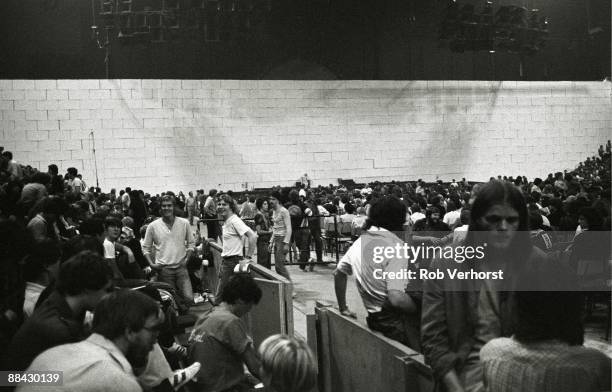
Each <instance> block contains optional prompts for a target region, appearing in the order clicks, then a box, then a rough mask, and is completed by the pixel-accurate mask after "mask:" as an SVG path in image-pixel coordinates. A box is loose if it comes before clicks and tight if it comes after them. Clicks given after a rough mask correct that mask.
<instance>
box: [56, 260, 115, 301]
mask: <svg viewBox="0 0 612 392" xmlns="http://www.w3.org/2000/svg"><path fill="white" fill-rule="evenodd" d="M112 276H113V273H112V271H111V269H110V267H109V266H108V264H106V262H105V261H104V259H103V258H102V256H101V255H99V254H97V253H94V252H91V251H83V252H80V253H78V254H76V255H75V256H72V257H71V258H70V259H68V260H66V261H65V262H64V263H62V265H61V266H60V271H59V277H58V280H57V290H58V291H59V292H60V293H62V294H66V295H77V294H81V293H83V292H85V290H100V289H102V288H103V287H104V286H106V285H107V284H108V282H109V281H110V280H111V278H112Z"/></svg>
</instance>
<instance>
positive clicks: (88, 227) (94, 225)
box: [79, 217, 104, 236]
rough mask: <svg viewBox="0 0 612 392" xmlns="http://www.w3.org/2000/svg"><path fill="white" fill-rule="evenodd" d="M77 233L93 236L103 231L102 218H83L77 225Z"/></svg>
mask: <svg viewBox="0 0 612 392" xmlns="http://www.w3.org/2000/svg"><path fill="white" fill-rule="evenodd" d="M79 233H81V234H86V235H93V236H96V235H101V234H102V233H104V220H102V219H100V218H96V217H94V218H88V219H85V220H84V221H83V222H81V224H80V225H79Z"/></svg>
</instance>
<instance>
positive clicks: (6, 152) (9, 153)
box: [2, 151, 13, 160]
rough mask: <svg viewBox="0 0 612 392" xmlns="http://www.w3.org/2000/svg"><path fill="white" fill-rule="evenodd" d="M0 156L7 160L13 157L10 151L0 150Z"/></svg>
mask: <svg viewBox="0 0 612 392" xmlns="http://www.w3.org/2000/svg"><path fill="white" fill-rule="evenodd" d="M2 156H3V157H5V158H6V159H8V160H11V159H13V153H12V152H10V151H3V152H2Z"/></svg>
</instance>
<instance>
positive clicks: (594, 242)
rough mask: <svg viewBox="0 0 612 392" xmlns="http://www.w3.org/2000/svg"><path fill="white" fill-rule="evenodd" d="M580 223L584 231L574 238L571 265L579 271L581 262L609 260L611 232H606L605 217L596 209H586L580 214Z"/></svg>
mask: <svg viewBox="0 0 612 392" xmlns="http://www.w3.org/2000/svg"><path fill="white" fill-rule="evenodd" d="M578 222H579V223H580V228H581V230H582V231H581V232H580V234H578V235H577V236H576V237H575V238H574V243H573V245H572V248H571V253H570V265H572V266H573V268H574V269H577V268H578V263H579V261H580V260H599V261H607V260H609V258H610V232H609V231H604V230H605V228H604V217H602V216H601V215H600V214H599V213H598V211H597V210H595V209H594V208H592V207H585V208H582V209H581V210H580V212H579V216H578Z"/></svg>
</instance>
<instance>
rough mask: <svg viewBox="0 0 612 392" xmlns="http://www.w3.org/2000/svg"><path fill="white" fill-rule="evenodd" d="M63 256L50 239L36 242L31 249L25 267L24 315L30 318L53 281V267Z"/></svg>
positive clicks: (57, 246) (55, 243)
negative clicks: (41, 295) (39, 298)
mask: <svg viewBox="0 0 612 392" xmlns="http://www.w3.org/2000/svg"><path fill="white" fill-rule="evenodd" d="M60 256H61V251H60V248H59V245H58V244H57V242H55V241H52V240H50V239H45V240H42V241H38V242H35V243H34V245H32V247H31V248H30V254H29V255H28V256H26V258H25V260H24V265H23V278H24V279H25V281H26V288H25V300H24V302H23V315H24V317H26V318H27V317H30V316H31V315H32V313H33V312H34V307H35V305H36V302H37V301H38V297H39V296H40V293H42V292H43V290H44V289H45V287H47V286H48V285H49V283H51V280H52V279H53V274H52V268H51V267H52V266H53V265H54V264H56V263H57V262H58V261H59V259H60Z"/></svg>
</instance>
